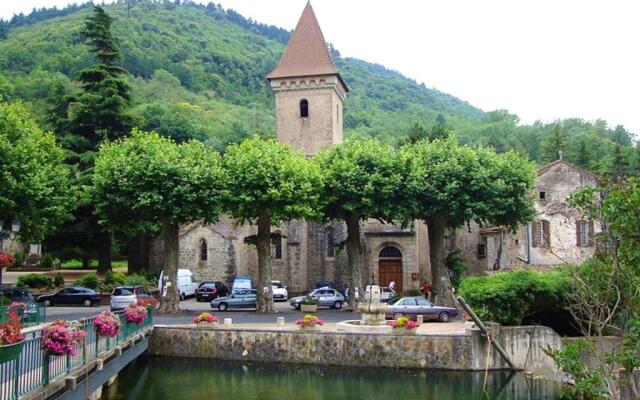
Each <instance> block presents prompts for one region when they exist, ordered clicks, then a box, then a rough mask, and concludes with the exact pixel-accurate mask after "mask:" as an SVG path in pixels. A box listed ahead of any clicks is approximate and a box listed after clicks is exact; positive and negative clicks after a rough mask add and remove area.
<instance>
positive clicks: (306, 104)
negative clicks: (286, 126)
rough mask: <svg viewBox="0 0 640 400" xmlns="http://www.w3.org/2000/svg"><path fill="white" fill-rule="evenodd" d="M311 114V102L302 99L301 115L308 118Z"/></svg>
mask: <svg viewBox="0 0 640 400" xmlns="http://www.w3.org/2000/svg"><path fill="white" fill-rule="evenodd" d="M308 116H309V102H308V101H307V99H302V100H300V117H301V118H307V117H308Z"/></svg>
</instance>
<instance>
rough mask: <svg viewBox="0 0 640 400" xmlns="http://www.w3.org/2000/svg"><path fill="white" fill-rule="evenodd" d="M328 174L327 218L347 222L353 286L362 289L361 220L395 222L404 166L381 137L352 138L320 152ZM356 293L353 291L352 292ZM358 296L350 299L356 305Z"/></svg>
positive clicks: (319, 160) (324, 199)
mask: <svg viewBox="0 0 640 400" xmlns="http://www.w3.org/2000/svg"><path fill="white" fill-rule="evenodd" d="M316 163H317V164H318V165H319V166H320V170H321V171H322V172H323V174H324V182H325V186H324V192H323V195H322V198H321V203H320V204H321V210H322V214H323V216H324V218H325V219H327V220H340V221H344V222H345V223H346V225H347V243H346V245H347V246H346V247H347V255H348V259H349V275H350V278H349V280H350V282H349V283H350V285H351V287H352V289H353V291H355V289H356V288H360V289H361V288H362V282H363V277H362V273H361V271H360V251H361V250H360V249H361V245H360V222H361V221H364V220H366V219H369V218H376V219H379V220H382V221H385V222H392V221H393V220H394V219H396V217H397V216H398V215H399V214H398V204H400V203H402V200H401V198H400V196H401V194H402V193H401V192H400V183H401V182H402V174H403V169H402V165H401V164H400V163H399V158H398V157H396V154H395V152H394V151H393V149H392V148H391V146H388V145H383V144H381V143H380V142H378V141H377V140H351V141H348V142H346V143H344V144H341V145H336V146H333V147H332V148H330V149H328V150H325V151H324V152H321V153H319V154H318V155H317V156H316ZM352 293H353V292H352ZM353 299H354V296H351V298H350V299H349V301H350V303H351V305H352V306H353Z"/></svg>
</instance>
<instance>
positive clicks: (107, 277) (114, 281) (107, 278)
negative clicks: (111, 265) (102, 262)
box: [104, 271, 127, 286]
mask: <svg viewBox="0 0 640 400" xmlns="http://www.w3.org/2000/svg"><path fill="white" fill-rule="evenodd" d="M126 281H127V276H126V275H125V274H123V273H122V272H113V271H107V273H106V274H104V284H105V285H112V286H115V285H123V284H124V283H125V282H126Z"/></svg>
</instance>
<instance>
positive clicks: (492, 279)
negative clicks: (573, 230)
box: [459, 268, 569, 325]
mask: <svg viewBox="0 0 640 400" xmlns="http://www.w3.org/2000/svg"><path fill="white" fill-rule="evenodd" d="M568 290H569V275H568V274H567V273H566V271H565V270H564V269H563V268H557V269H556V270H554V271H549V272H535V271H528V270H519V271H515V272H503V273H497V274H494V275H490V276H480V277H467V278H465V279H464V280H463V281H462V284H461V285H460V290H459V293H460V296H462V297H463V298H464V299H465V300H466V302H467V303H468V304H469V306H471V308H472V309H473V311H475V313H476V314H478V317H480V319H483V320H488V321H493V322H498V323H500V324H503V325H519V324H521V323H522V320H523V319H524V318H525V317H527V316H529V315H534V314H538V313H554V312H558V311H560V310H562V308H563V304H564V299H565V298H566V294H567V292H568Z"/></svg>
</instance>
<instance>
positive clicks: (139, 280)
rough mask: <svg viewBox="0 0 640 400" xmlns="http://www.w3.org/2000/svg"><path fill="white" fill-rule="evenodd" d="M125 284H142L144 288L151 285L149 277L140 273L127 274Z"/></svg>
mask: <svg viewBox="0 0 640 400" xmlns="http://www.w3.org/2000/svg"><path fill="white" fill-rule="evenodd" d="M124 284H125V285H131V286H135V285H140V286H143V287H144V288H148V287H149V281H148V280H147V277H146V276H144V275H138V274H133V275H129V276H127V278H126V279H125V282H124Z"/></svg>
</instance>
